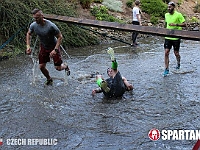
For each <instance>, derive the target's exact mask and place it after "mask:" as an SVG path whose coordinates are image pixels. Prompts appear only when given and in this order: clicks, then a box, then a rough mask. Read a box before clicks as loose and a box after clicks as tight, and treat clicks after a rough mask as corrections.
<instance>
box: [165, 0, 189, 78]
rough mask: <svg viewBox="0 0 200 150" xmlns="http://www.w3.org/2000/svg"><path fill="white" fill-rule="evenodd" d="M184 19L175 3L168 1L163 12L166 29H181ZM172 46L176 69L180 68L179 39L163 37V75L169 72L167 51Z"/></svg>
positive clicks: (168, 51) (183, 25) (184, 24)
mask: <svg viewBox="0 0 200 150" xmlns="http://www.w3.org/2000/svg"><path fill="white" fill-rule="evenodd" d="M185 26H186V23H185V19H184V17H183V15H182V14H181V13H180V12H177V11H176V10H175V3H174V2H169V3H168V13H166V14H165V27H166V28H167V29H174V30H182V27H185ZM172 46H173V48H174V55H175V56H176V60H177V66H176V69H180V59H181V56H180V54H179V49H180V39H179V38H172V37H165V43H164V48H165V70H164V73H163V75H164V76H167V75H168V74H169V53H170V49H171V48H172Z"/></svg>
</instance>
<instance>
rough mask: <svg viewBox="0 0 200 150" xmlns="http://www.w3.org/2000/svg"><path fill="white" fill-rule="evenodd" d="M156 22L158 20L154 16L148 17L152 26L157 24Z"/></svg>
mask: <svg viewBox="0 0 200 150" xmlns="http://www.w3.org/2000/svg"><path fill="white" fill-rule="evenodd" d="M158 20H159V18H158V17H155V16H151V17H150V22H151V23H152V24H157V23H158Z"/></svg>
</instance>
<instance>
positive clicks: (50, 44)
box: [26, 9, 70, 85]
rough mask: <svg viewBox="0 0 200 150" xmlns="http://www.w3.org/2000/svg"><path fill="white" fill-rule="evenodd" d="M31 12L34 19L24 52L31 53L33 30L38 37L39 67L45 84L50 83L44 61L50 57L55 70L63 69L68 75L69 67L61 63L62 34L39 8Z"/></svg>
mask: <svg viewBox="0 0 200 150" xmlns="http://www.w3.org/2000/svg"><path fill="white" fill-rule="evenodd" d="M32 14H33V18H34V20H35V21H34V22H33V23H31V25H30V27H29V30H28V32H27V34H26V46H27V48H26V53H27V54H28V55H30V54H31V51H32V50H31V47H30V40H31V35H32V33H33V32H34V33H36V35H38V37H39V39H40V52H39V68H40V70H41V72H42V73H43V75H44V76H45V77H46V79H47V80H46V82H45V84H46V85H52V83H53V80H52V78H51V76H50V75H49V71H48V70H47V68H46V63H47V62H49V61H50V58H53V61H54V66H55V69H56V70H58V71H61V70H65V71H66V73H67V75H70V70H69V67H68V65H67V64H66V63H63V61H62V59H61V54H60V44H61V41H62V38H63V36H62V34H61V32H60V30H59V29H58V27H57V26H56V25H55V24H54V23H53V22H51V21H49V20H47V19H44V16H43V12H42V11H41V10H40V9H34V10H33V11H32Z"/></svg>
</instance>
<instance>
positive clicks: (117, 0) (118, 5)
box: [102, 0, 123, 12]
mask: <svg viewBox="0 0 200 150" xmlns="http://www.w3.org/2000/svg"><path fill="white" fill-rule="evenodd" d="M102 4H103V5H105V6H106V7H107V8H108V9H109V10H112V11H116V12H122V5H123V4H122V1H121V0H104V1H103V3H102Z"/></svg>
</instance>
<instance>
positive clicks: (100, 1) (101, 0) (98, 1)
mask: <svg viewBox="0 0 200 150" xmlns="http://www.w3.org/2000/svg"><path fill="white" fill-rule="evenodd" d="M93 2H94V3H102V2H103V0H93Z"/></svg>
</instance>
